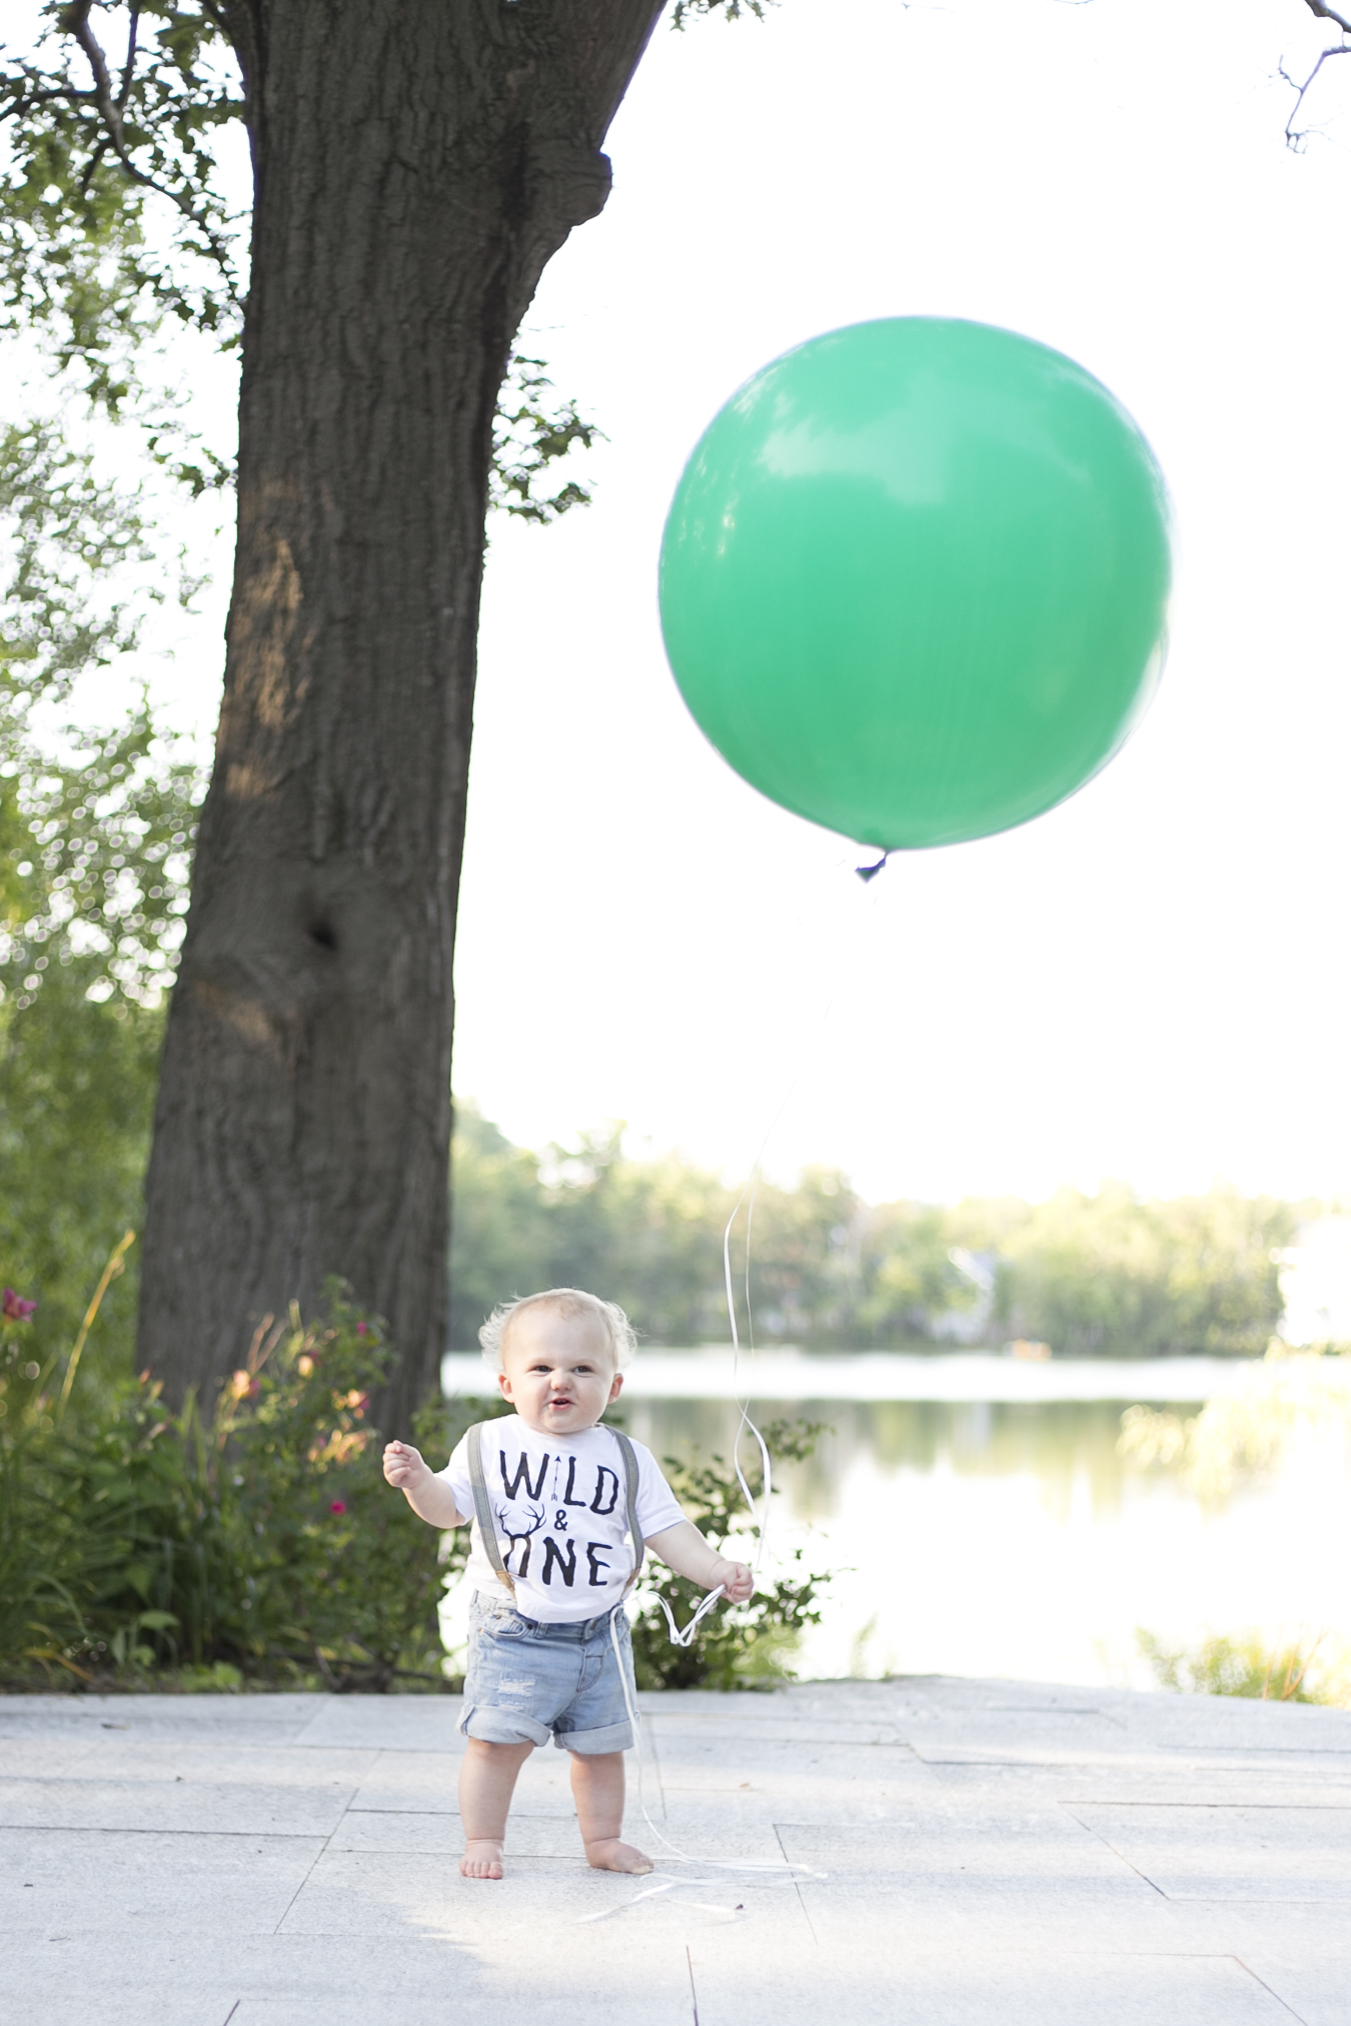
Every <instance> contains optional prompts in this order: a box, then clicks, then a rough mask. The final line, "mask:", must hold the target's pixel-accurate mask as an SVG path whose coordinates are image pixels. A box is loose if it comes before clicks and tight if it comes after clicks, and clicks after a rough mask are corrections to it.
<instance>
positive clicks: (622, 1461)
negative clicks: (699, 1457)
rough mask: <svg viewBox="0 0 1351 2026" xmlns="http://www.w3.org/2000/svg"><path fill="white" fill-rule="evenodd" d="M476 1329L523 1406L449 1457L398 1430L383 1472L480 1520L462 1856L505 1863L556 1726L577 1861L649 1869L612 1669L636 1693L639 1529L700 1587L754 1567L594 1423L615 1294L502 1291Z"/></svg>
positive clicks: (488, 1865) (609, 1363)
mask: <svg viewBox="0 0 1351 2026" xmlns="http://www.w3.org/2000/svg"><path fill="white" fill-rule="evenodd" d="M479 1336H480V1340H481V1342H482V1344H483V1352H484V1356H485V1358H487V1359H488V1360H489V1362H490V1363H491V1364H492V1365H493V1366H494V1368H495V1369H496V1371H497V1374H498V1384H499V1386H500V1387H501V1389H502V1394H503V1397H504V1398H505V1399H507V1400H509V1401H510V1402H511V1404H512V1406H513V1407H514V1408H515V1409H516V1412H515V1413H514V1414H513V1415H511V1416H510V1417H505V1418H503V1419H502V1420H500V1421H488V1422H485V1423H484V1424H483V1425H482V1428H481V1431H480V1433H479V1434H478V1435H477V1436H475V1435H474V1433H473V1431H472V1430H471V1431H470V1434H469V1435H467V1436H466V1437H465V1438H464V1439H463V1440H462V1441H461V1442H460V1443H459V1444H458V1446H457V1447H456V1449H455V1452H454V1454H453V1455H452V1457H451V1459H450V1462H449V1463H448V1464H447V1465H446V1467H445V1469H444V1470H442V1471H433V1470H431V1469H430V1468H429V1467H428V1465H427V1464H426V1463H425V1462H424V1461H423V1459H422V1457H421V1456H420V1455H419V1454H418V1452H417V1450H416V1449H414V1448H412V1447H411V1446H410V1445H409V1444H408V1443H406V1442H391V1443H390V1444H389V1445H388V1446H387V1448H386V1450H385V1459H384V1462H385V1476H386V1478H387V1479H388V1481H389V1482H390V1484H392V1485H395V1486H396V1487H397V1488H398V1489H399V1490H400V1491H401V1492H402V1493H403V1495H404V1497H405V1498H406V1499H407V1500H408V1503H409V1504H410V1505H411V1506H412V1508H413V1510H414V1512H416V1513H419V1514H421V1516H422V1518H423V1519H425V1520H426V1521H427V1522H428V1524H429V1525H431V1526H434V1527H458V1526H465V1525H467V1524H469V1523H470V1522H471V1521H472V1522H473V1535H472V1546H471V1550H470V1556H469V1576H470V1579H471V1580H472V1582H473V1585H474V1595H473V1598H472V1601H471V1604H470V1618H469V1664H468V1669H467V1672H466V1674H465V1683H464V1708H463V1710H462V1712H461V1715H460V1729H461V1730H462V1731H463V1732H464V1733H465V1735H466V1737H467V1739H468V1743H467V1745H466V1748H465V1755H464V1763H463V1765H462V1766H461V1768H460V1814H461V1816H462V1817H463V1820H464V1835H465V1848H464V1856H463V1857H462V1858H461V1860H460V1870H461V1871H462V1872H463V1873H464V1876H465V1877H466V1878H500V1877H501V1876H502V1847H503V1841H504V1838H505V1836H506V1827H507V1810H508V1808H509V1807H510V1805H511V1796H512V1790H513V1789H514V1787H515V1785H516V1776H517V1774H518V1773H519V1771H520V1769H521V1767H522V1766H523V1765H524V1763H525V1761H526V1760H527V1759H528V1758H529V1756H530V1754H531V1752H532V1751H533V1750H534V1748H535V1746H536V1745H543V1744H547V1743H548V1741H549V1739H550V1737H552V1738H553V1741H554V1743H555V1744H556V1745H558V1746H560V1747H562V1748H563V1749H564V1750H566V1751H567V1752H569V1753H570V1754H571V1756H572V1792H573V1798H574V1800H575V1801H576V1803H577V1820H578V1822H579V1824H580V1826H581V1831H582V1841H583V1843H584V1844H585V1846H586V1855H587V1861H588V1863H590V1864H593V1865H595V1866H596V1867H597V1868H598V1869H600V1870H604V1871H650V1870H651V1869H652V1864H651V1860H650V1859H649V1858H647V1857H645V1856H644V1855H643V1853H642V1851H641V1850H635V1849H634V1847H633V1845H632V1844H631V1843H625V1842H623V1841H622V1840H621V1836H620V1831H621V1829H622V1828H623V1823H624V1753H625V1752H626V1751H627V1750H628V1749H629V1748H630V1746H631V1745H632V1744H633V1742H634V1738H633V1727H632V1724H631V1723H630V1721H629V1714H628V1705H627V1702H626V1700H625V1695H624V1680H623V1679H622V1678H621V1676H620V1672H619V1670H620V1667H621V1666H622V1668H623V1670H624V1676H625V1677H626V1678H627V1681H628V1687H629V1693H630V1696H631V1695H632V1693H633V1652H632V1648H631V1646H630V1643H629V1627H628V1620H627V1618H626V1617H625V1615H624V1597H625V1595H626V1593H627V1591H628V1589H629V1586H630V1583H631V1580H632V1578H633V1576H634V1575H635V1574H636V1572H637V1568H638V1564H639V1563H640V1562H641V1560H642V1551H643V1544H644V1543H646V1545H647V1546H648V1547H649V1548H651V1550H652V1552H653V1553H654V1554H655V1555H658V1556H659V1557H660V1558H661V1560H662V1561H663V1562H665V1563H666V1564H667V1566H668V1567H670V1568H672V1569H674V1570H675V1571H676V1573H677V1574H678V1575H681V1576H688V1577H689V1578H690V1580H691V1581H692V1582H695V1583H699V1584H701V1585H702V1586H703V1588H704V1589H706V1590H714V1589H717V1587H718V1586H719V1585H720V1584H721V1586H722V1587H723V1589H724V1590H725V1591H726V1593H727V1596H728V1597H729V1598H730V1599H731V1600H732V1602H734V1603H742V1602H744V1601H745V1599H746V1598H747V1597H749V1596H750V1594H751V1590H752V1587H753V1583H752V1577H751V1572H750V1570H749V1568H747V1566H746V1564H745V1563H744V1562H731V1561H728V1560H727V1559H726V1558H725V1557H724V1556H722V1555H720V1554H718V1553H716V1552H715V1550H714V1549H713V1548H711V1547H710V1546H709V1544H708V1542H707V1541H706V1540H705V1539H704V1537H703V1535H702V1534H701V1533H700V1532H699V1530H698V1528H697V1527H696V1526H694V1525H693V1524H692V1523H691V1522H690V1521H689V1520H687V1519H686V1518H685V1517H684V1515H683V1514H682V1512H681V1510H680V1507H679V1505H678V1504H677V1503H676V1500H675V1496H674V1494H673V1493H672V1491H671V1488H670V1486H669V1485H668V1484H667V1482H666V1480H665V1478H664V1477H663V1476H662V1474H661V1472H660V1470H659V1469H658V1468H657V1465H656V1463H655V1461H654V1460H653V1457H652V1454H651V1451H650V1450H648V1449H645V1448H644V1447H643V1445H642V1443H640V1442H633V1443H630V1442H629V1441H628V1439H627V1437H624V1436H621V1435H619V1434H617V1433H616V1431H615V1430H613V1429H610V1428H604V1427H601V1426H600V1425H599V1423H600V1418H601V1415H602V1414H603V1413H604V1412H605V1409H606V1408H607V1407H608V1406H609V1405H610V1404H611V1402H612V1401H614V1400H617V1399H618V1398H619V1394H620V1389H621V1388H622V1386H623V1384H624V1377H623V1372H622V1370H621V1367H622V1366H624V1365H626V1364H627V1363H628V1362H629V1360H630V1358H631V1357H632V1356H633V1352H634V1348H635V1340H634V1333H633V1330H632V1327H631V1326H630V1323H629V1320H628V1317H627V1316H626V1315H625V1314H624V1311H623V1310H622V1309H621V1308H617V1307H616V1306H615V1305H614V1303H613V1302H608V1301H600V1300H599V1299H598V1298H597V1297H596V1296H595V1295H593V1294H583V1293H582V1292H581V1291H580V1290H579V1289H577V1288H571V1287H556V1288H552V1289H550V1290H549V1291H548V1292H547V1293H545V1294H531V1295H527V1296H526V1297H525V1298H524V1300H522V1301H516V1302H511V1303H504V1304H502V1305H501V1306H499V1307H498V1308H496V1309H495V1310H494V1311H493V1314H492V1315H491V1317H490V1318H489V1319H488V1321H487V1322H486V1323H485V1324H484V1326H483V1328H482V1330H481V1331H480V1332H479ZM471 1440H472V1441H474V1442H476V1443H477V1446H478V1452H479V1453H478V1455H477V1456H476V1457H475V1456H471V1455H470V1450H469V1444H470V1442H471ZM485 1516H486V1518H487V1520H488V1521H489V1525H488V1527H487V1528H485V1527H484V1525H483V1524H482V1518H483V1517H485ZM631 1521H632V1522H633V1523H634V1524H636V1534H635V1532H634V1527H633V1525H631ZM612 1628H613V1632H614V1634H616V1635H617V1637H612ZM616 1648H617V1649H618V1652H617V1653H616Z"/></svg>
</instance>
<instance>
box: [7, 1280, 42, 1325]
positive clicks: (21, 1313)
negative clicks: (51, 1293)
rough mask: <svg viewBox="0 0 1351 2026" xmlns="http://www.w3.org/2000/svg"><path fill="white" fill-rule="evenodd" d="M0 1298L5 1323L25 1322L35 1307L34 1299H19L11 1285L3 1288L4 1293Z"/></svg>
mask: <svg viewBox="0 0 1351 2026" xmlns="http://www.w3.org/2000/svg"><path fill="white" fill-rule="evenodd" d="M0 1300H2V1301H3V1305H4V1316H5V1321H6V1322H7V1323H26V1322H27V1321H28V1319H29V1317H30V1316H31V1315H32V1313H33V1310H34V1309H35V1308H36V1307H37V1303H36V1302H35V1301H21V1300H20V1298H19V1296H18V1295H17V1294H15V1292H14V1289H13V1288H12V1287H7V1288H6V1289H5V1292H4V1295H3V1297H0Z"/></svg>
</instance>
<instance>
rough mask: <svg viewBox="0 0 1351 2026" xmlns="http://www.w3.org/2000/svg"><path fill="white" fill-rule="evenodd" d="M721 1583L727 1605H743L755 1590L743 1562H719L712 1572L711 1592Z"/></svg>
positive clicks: (752, 1579) (753, 1580)
mask: <svg viewBox="0 0 1351 2026" xmlns="http://www.w3.org/2000/svg"><path fill="white" fill-rule="evenodd" d="M719 1583H721V1584H722V1587H723V1591H724V1594H725V1595H726V1598H727V1601H728V1603H729V1604H744V1603H745V1602H746V1599H747V1598H748V1597H749V1596H750V1594H751V1592H752V1591H753V1590H754V1588H755V1577H754V1576H753V1575H752V1574H751V1572H750V1569H749V1567H748V1566H747V1564H746V1563H745V1562H726V1561H723V1562H719V1563H718V1566H717V1568H716V1569H715V1570H714V1572H713V1581H712V1582H711V1583H710V1584H709V1588H710V1589H711V1590H716V1588H717V1587H718V1584H719Z"/></svg>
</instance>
